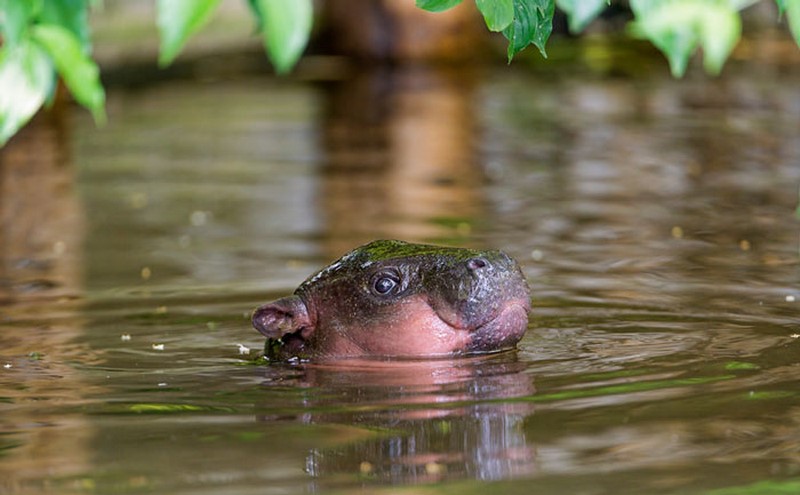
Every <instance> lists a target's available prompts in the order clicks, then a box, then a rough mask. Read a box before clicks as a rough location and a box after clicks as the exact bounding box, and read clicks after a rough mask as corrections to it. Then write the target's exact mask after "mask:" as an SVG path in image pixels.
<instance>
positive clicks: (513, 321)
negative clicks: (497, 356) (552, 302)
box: [467, 301, 530, 353]
mask: <svg viewBox="0 0 800 495" xmlns="http://www.w3.org/2000/svg"><path fill="white" fill-rule="evenodd" d="M529 313H530V303H529V302H528V301H511V302H508V303H506V304H505V305H504V306H503V307H502V308H501V309H500V311H499V312H497V313H496V314H495V315H494V316H492V317H490V318H489V320H488V321H486V322H484V323H483V324H481V325H479V326H478V327H476V328H475V329H474V330H472V332H471V339H470V343H469V345H468V346H467V352H468V353H487V352H497V351H503V350H507V349H511V348H513V347H514V346H515V345H516V344H517V342H519V341H520V340H521V339H522V336H523V335H524V334H525V331H526V330H527V329H528V316H529Z"/></svg>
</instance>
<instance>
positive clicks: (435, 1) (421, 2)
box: [417, 0, 463, 12]
mask: <svg viewBox="0 0 800 495" xmlns="http://www.w3.org/2000/svg"><path fill="white" fill-rule="evenodd" d="M462 1H463V0H417V7H419V8H421V9H423V10H427V11H428V12H442V11H445V10H447V9H451V8H453V7H455V6H456V5H458V4H460V3H461V2H462Z"/></svg>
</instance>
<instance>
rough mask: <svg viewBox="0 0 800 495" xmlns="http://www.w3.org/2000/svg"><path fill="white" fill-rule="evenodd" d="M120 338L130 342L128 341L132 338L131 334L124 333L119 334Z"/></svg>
mask: <svg viewBox="0 0 800 495" xmlns="http://www.w3.org/2000/svg"><path fill="white" fill-rule="evenodd" d="M119 340H121V341H123V342H128V341H130V340H131V334H129V333H123V334H122V335H120V336H119Z"/></svg>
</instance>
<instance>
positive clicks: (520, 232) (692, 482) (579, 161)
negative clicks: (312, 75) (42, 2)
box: [0, 64, 800, 495]
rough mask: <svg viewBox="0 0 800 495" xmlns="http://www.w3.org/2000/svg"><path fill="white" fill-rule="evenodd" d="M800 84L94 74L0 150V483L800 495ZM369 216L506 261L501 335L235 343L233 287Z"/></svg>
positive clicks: (659, 74)
mask: <svg viewBox="0 0 800 495" xmlns="http://www.w3.org/2000/svg"><path fill="white" fill-rule="evenodd" d="M555 72H557V71H555ZM570 74H571V73H570ZM799 85H800V74H798V72H797V70H796V69H793V68H791V67H789V68H787V67H783V66H769V65H755V64H750V65H747V64H742V65H738V66H737V65H736V64H734V65H732V66H731V67H730V68H729V69H728V71H727V73H726V76H725V77H723V78H721V79H719V80H709V79H707V78H704V77H698V78H693V77H689V78H687V79H686V80H682V81H674V80H671V79H669V78H668V77H667V71H666V69H665V68H663V67H659V68H658V69H657V70H655V71H653V72H646V73H644V74H640V75H638V76H636V77H626V76H616V77H601V76H598V75H596V74H592V73H581V74H579V75H575V74H571V75H568V74H567V73H566V72H564V74H563V76H561V77H556V76H553V75H544V76H543V75H541V74H539V75H533V74H529V75H526V74H524V73H523V71H520V70H515V69H505V68H500V69H497V70H494V71H492V72H490V73H488V74H485V77H483V76H481V77H477V76H472V75H463V74H440V73H431V72H427V71H423V70H420V69H417V70H413V71H409V72H399V71H398V72H394V73H375V74H365V75H360V76H358V77H354V78H353V79H352V80H345V81H340V82H334V83H326V84H314V83H301V82H290V81H285V82H282V83H276V82H274V81H271V80H268V79H264V78H252V79H243V80H221V81H215V82H207V83H194V82H192V83H184V82H180V81H174V82H167V83H163V84H160V85H155V86H152V87H147V88H144V89H142V88H139V89H136V90H125V89H124V88H112V90H111V92H110V101H109V113H110V124H109V125H108V126H107V127H105V128H103V129H100V130H97V129H95V128H93V126H92V125H91V123H90V122H89V121H88V119H87V117H86V116H85V115H83V114H82V113H79V112H75V113H70V114H68V115H66V116H65V117H64V118H65V119H66V121H67V122H68V123H69V124H71V125H74V126H75V127H74V129H72V131H71V132H69V133H67V134H66V137H59V135H58V134H57V133H56V134H55V135H54V134H53V131H51V130H48V128H44V130H41V131H38V132H39V134H35V133H34V132H33V131H32V132H31V133H29V134H28V136H27V137H26V138H25V140H24V142H18V143H16V148H14V149H16V150H17V151H13V154H12V152H10V151H6V154H5V155H4V156H3V162H2V163H3V167H4V169H3V170H4V171H3V174H4V175H3V180H2V182H0V184H1V185H2V187H3V192H2V196H0V198H1V199H0V203H2V212H3V226H4V227H3V233H2V238H1V239H0V240H2V244H3V246H4V251H3V259H2V270H1V271H0V281H2V287H0V299H2V306H0V328H1V329H2V334H1V335H2V337H1V339H2V340H1V342H2V350H1V351H0V362H1V364H3V365H4V367H3V368H2V369H0V396H2V399H1V400H0V411H2V412H1V414H0V480H2V481H0V492H1V493H9V494H18V493H75V494H84V493H103V494H114V493H120V494H121V493H126V494H127V493H171V494H181V493H187V494H188V493H192V494H197V493H259V494H264V493H266V494H270V493H275V494H283V493H318V492H336V493H350V492H368V493H381V492H386V493H389V492H391V493H409V494H410V493H460V494H471V493H486V492H487V491H490V490H497V491H498V492H502V493H520V494H521V493H526V494H528V493H543V494H544V493H548V494H550V493H573V494H606V493H608V494H612V493H613V494H617V493H665V494H677V493H681V494H684V493H689V494H695V493H696V494H709V495H710V494H715V495H723V494H725V495H730V494H755V493H792V492H793V491H800V392H799V391H800V368H798V364H797V363H798V359H799V358H800V339H798V334H800V285H798V284H799V283H800V278H799V275H800V268H798V240H799V239H800V225H799V224H798V221H797V220H796V218H795V216H794V209H795V207H796V205H797V198H798V183H800V165H798V163H800V144H799V143H800V141H798V139H797V132H798V128H800V93H798V92H797V90H796V88H797V87H798V86H799ZM20 141H22V140H20ZM65 156H66V157H67V158H66V159H64V158H63V157H65ZM62 161H66V162H67V163H61V162H62ZM380 237H397V238H404V239H408V240H418V241H429V242H430V241H433V242H443V243H449V244H454V245H468V246H478V247H498V248H503V249H505V250H506V251H508V252H509V253H511V254H512V255H514V256H515V257H517V258H518V260H519V261H520V262H521V263H522V264H523V265H524V269H525V272H526V274H527V275H528V277H529V279H530V281H531V284H532V287H533V291H534V307H535V314H534V317H533V318H532V321H531V328H530V331H529V333H528V335H527V336H526V338H525V339H524V340H523V341H522V343H521V345H520V349H519V351H518V352H516V353H511V354H505V355H499V356H493V357H491V358H487V359H478V360H456V361H433V362H421V363H413V362H404V363H395V364H386V363H360V364H358V365H356V364H351V365H346V366H345V365H342V366H325V367H322V366H311V365H308V366H289V365H285V366H281V365H275V366H261V365H251V364H248V361H249V360H251V359H252V358H254V357H255V355H256V354H257V353H258V352H259V351H260V347H261V345H262V339H261V337H260V336H259V335H258V334H257V333H256V332H255V331H254V330H252V329H251V328H250V325H249V322H248V314H249V312H250V311H251V310H252V309H253V308H254V307H255V306H256V305H258V304H260V303H262V302H264V301H266V300H269V299H272V298H277V297H280V296H283V295H286V294H287V293H289V292H291V291H292V290H293V288H294V287H295V286H296V285H297V284H298V283H299V282H300V281H302V280H303V279H304V278H305V276H306V275H308V274H309V273H311V272H313V271H314V270H316V269H317V268H319V267H320V266H322V265H324V264H326V263H328V262H329V261H330V260H331V259H333V258H335V257H337V256H338V255H340V254H341V253H342V252H344V251H346V250H347V249H349V248H351V247H353V246H355V245H357V244H360V243H362V242H364V241H367V240H370V239H373V238H380ZM387 338H391V335H387ZM248 349H249V350H250V354H246V352H247V350H248ZM781 490H783V491H781Z"/></svg>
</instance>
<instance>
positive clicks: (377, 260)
mask: <svg viewBox="0 0 800 495" xmlns="http://www.w3.org/2000/svg"><path fill="white" fill-rule="evenodd" d="M529 313H530V289H529V288H528V284H527V282H526V280H525V277H524V275H523V274H522V271H521V270H520V268H519V265H517V263H516V262H515V261H514V260H513V259H511V258H510V257H509V256H508V255H506V254H505V253H503V252H502V251H477V250H472V249H461V248H447V247H439V246H431V245H425V244H410V243H406V242H402V241H374V242H371V243H369V244H366V245H364V246H361V247H359V248H357V249H355V250H353V251H351V252H349V253H347V254H346V255H344V256H343V257H342V258H340V259H339V260H337V261H335V262H334V263H332V264H331V265H330V266H328V267H326V268H324V269H322V270H321V271H319V272H317V273H315V274H314V275H312V276H311V277H309V278H308V279H307V280H306V281H305V282H303V283H302V284H300V286H299V287H298V288H297V290H295V292H294V294H293V295H291V296H289V297H284V298H282V299H278V300H277V301H273V302H271V303H268V304H265V305H263V306H261V307H259V308H258V309H256V310H255V312H254V313H253V326H254V327H255V328H256V330H258V331H259V332H261V333H262V334H263V335H264V336H266V337H267V339H268V340H267V346H266V349H267V356H268V357H270V358H272V359H290V358H294V357H298V358H302V359H314V360H327V359H339V358H355V357H406V358H412V357H413V358H428V357H445V356H456V355H469V354H480V353H489V352H497V351H501V350H506V349H511V348H513V347H514V346H515V345H516V343H517V342H519V340H520V339H521V338H522V336H523V335H524V333H525V330H526V329H527V326H528V314H529Z"/></svg>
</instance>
